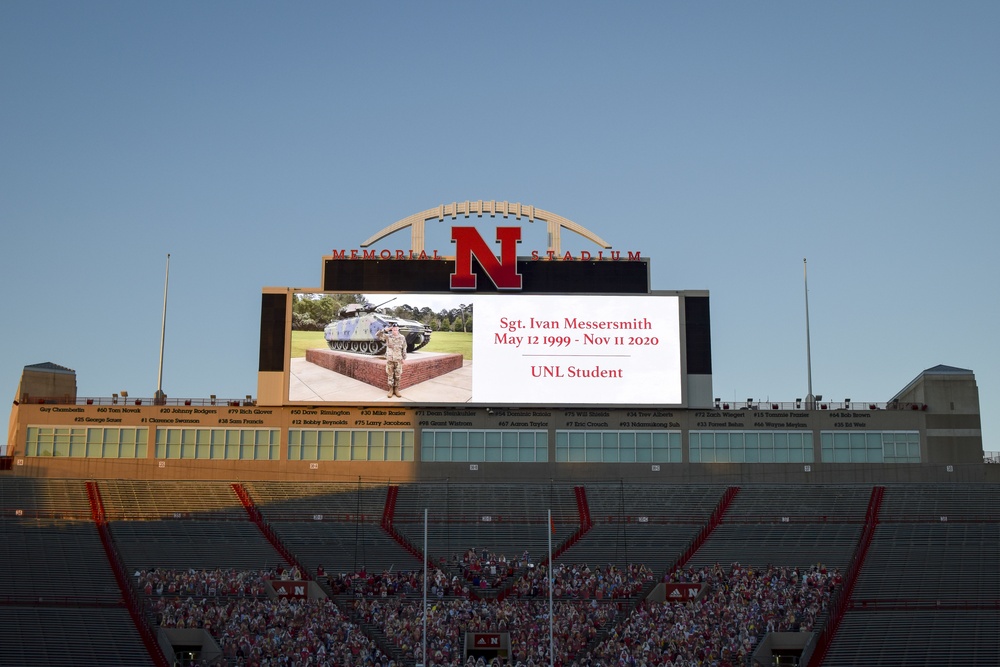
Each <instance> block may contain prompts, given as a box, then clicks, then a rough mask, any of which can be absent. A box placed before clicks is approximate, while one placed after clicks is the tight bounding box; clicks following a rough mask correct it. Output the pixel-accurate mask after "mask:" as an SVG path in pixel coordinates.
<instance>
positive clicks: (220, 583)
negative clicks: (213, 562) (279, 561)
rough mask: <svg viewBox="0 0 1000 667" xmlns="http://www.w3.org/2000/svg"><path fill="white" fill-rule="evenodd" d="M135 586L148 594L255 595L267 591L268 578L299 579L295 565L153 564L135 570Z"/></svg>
mask: <svg viewBox="0 0 1000 667" xmlns="http://www.w3.org/2000/svg"><path fill="white" fill-rule="evenodd" d="M133 576H134V577H135V584H136V588H137V589H138V590H139V591H141V592H142V593H144V594H145V595H147V596H151V595H180V596H188V595H194V596H198V597H202V596H210V597H215V596H218V595H243V596H258V595H264V593H265V592H266V588H265V585H266V584H265V582H266V581H268V580H277V579H285V580H299V579H301V576H302V575H301V573H300V572H299V570H298V568H294V567H293V568H289V569H285V568H274V569H272V570H264V571H260V570H235V569H231V568H216V569H211V570H196V569H187V570H170V569H163V568H152V569H150V570H136V571H135V574H134V575H133Z"/></svg>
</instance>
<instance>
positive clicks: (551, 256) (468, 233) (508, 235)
mask: <svg viewBox="0 0 1000 667" xmlns="http://www.w3.org/2000/svg"><path fill="white" fill-rule="evenodd" d="M451 240H452V242H453V243H455V257H454V262H455V271H454V273H452V274H451V281H450V287H451V289H454V290H475V289H476V274H475V273H473V266H472V259H473V257H475V259H476V260H477V261H478V262H479V266H480V267H482V269H483V271H484V272H485V273H486V275H487V276H488V277H489V278H490V280H491V281H492V282H493V285H494V286H495V287H496V288H497V289H499V290H520V289H521V287H522V282H523V281H522V276H521V274H520V272H519V271H518V256H517V245H518V244H519V243H520V242H521V228H520V227H506V226H505V227H497V228H496V240H497V241H498V242H499V243H500V255H499V256H496V255H494V254H493V250H492V249H491V247H490V245H489V244H488V243H487V242H486V240H485V239H484V238H483V236H482V235H481V234H480V233H479V230H477V229H476V228H475V227H463V226H456V227H452V228H451ZM530 257H531V259H532V260H533V261H536V262H537V261H563V262H573V261H581V262H589V261H595V260H596V261H598V262H603V261H611V262H620V261H630V262H635V261H641V260H642V253H641V252H640V251H631V250H630V251H627V253H626V258H625V259H623V258H622V253H621V251H619V250H609V251H608V253H607V255H605V253H604V251H603V250H598V251H597V252H596V254H595V253H592V252H589V251H586V250H582V251H580V253H579V255H578V256H577V255H573V253H571V252H565V253H560V252H557V251H556V250H551V249H550V250H547V251H539V250H532V251H531V254H530ZM330 258H331V259H334V260H375V259H381V260H397V261H398V260H417V261H419V260H430V261H435V260H445V259H451V258H449V257H445V256H443V255H441V254H439V252H438V251H437V250H432V251H431V252H430V254H428V252H427V251H425V250H419V251H415V250H413V249H410V250H408V251H406V250H402V249H399V248H396V249H393V250H390V249H388V248H384V249H382V250H357V249H354V250H350V251H348V250H346V249H341V250H336V249H335V250H333V251H332V254H331V257H330Z"/></svg>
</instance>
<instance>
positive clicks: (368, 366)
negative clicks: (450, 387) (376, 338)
mask: <svg viewBox="0 0 1000 667" xmlns="http://www.w3.org/2000/svg"><path fill="white" fill-rule="evenodd" d="M306 361H308V362H310V363H313V364H316V365H317V366H322V367H323V368H326V369H327V370H331V371H333V372H335V373H340V374H341V375H346V376H347V377H350V378H354V379H355V380H360V381H361V382H364V383H366V384H370V385H372V386H373V387H378V388H379V389H385V388H386V379H385V357H384V356H379V357H369V356H366V355H362V354H351V353H350V352H337V351H335V350H319V349H317V350H306ZM461 367H462V355H460V354H439V353H437V352H415V353H412V354H410V355H408V356H407V357H406V361H405V362H404V363H403V377H402V379H401V380H400V384H401V386H400V389H406V388H407V387H412V386H413V385H415V384H420V383H421V382H424V381H426V380H430V379H432V378H436V377H438V376H441V375H444V374H445V373H450V372H452V371H455V370H458V369H460V368H461Z"/></svg>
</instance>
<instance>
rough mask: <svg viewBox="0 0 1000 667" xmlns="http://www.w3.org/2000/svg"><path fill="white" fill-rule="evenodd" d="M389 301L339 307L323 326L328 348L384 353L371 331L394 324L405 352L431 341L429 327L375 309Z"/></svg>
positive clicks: (382, 347) (364, 352)
mask: <svg viewBox="0 0 1000 667" xmlns="http://www.w3.org/2000/svg"><path fill="white" fill-rule="evenodd" d="M389 301H392V299H389ZM389 301H386V302H385V303H380V304H379V305H377V306H363V305H361V304H360V303H349V304H347V305H346V306H344V307H343V308H341V309H340V311H339V312H338V313H337V319H336V320H334V321H333V322H330V323H329V324H328V325H326V328H325V329H323V337H324V338H326V344H327V345H329V346H330V349H331V350H339V351H341V352H354V353H357V354H372V355H374V354H382V353H384V352H385V343H383V342H382V341H380V340H379V339H378V338H376V337H375V334H377V333H378V332H379V331H381V330H382V329H385V328H386V327H388V326H390V325H392V324H395V325H397V326H398V327H399V333H401V334H402V335H403V336H404V337H405V338H406V351H407V352H413V351H415V350H419V349H420V348H422V347H424V346H425V345H427V343H429V342H430V341H431V328H430V327H429V326H427V325H426V324H421V323H420V322H415V321H413V320H405V319H403V318H400V317H392V316H391V315H386V314H384V313H380V312H378V309H379V308H381V307H382V306H384V305H385V304H386V303H389Z"/></svg>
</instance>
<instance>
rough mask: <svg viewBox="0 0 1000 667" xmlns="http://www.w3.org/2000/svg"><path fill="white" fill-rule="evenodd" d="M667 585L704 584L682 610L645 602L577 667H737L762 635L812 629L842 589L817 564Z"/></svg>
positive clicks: (704, 572) (717, 572)
mask: <svg viewBox="0 0 1000 667" xmlns="http://www.w3.org/2000/svg"><path fill="white" fill-rule="evenodd" d="M668 580H669V581H672V582H704V583H706V584H707V590H706V591H705V593H704V594H703V595H702V597H700V598H699V599H698V600H696V601H693V602H688V603H683V604H676V603H671V602H665V603H658V602H643V603H641V604H640V605H639V607H638V608H637V609H636V610H635V611H634V612H633V613H632V615H631V616H630V617H629V618H628V620H627V621H626V622H624V623H622V624H619V625H618V626H617V627H615V628H614V629H613V630H612V631H611V634H610V636H609V637H608V638H607V639H606V640H604V641H603V642H601V643H600V644H599V645H598V646H597V647H596V649H595V650H594V651H593V653H592V654H588V655H585V656H583V657H581V658H578V659H577V660H576V661H575V662H574V663H573V665H574V666H575V667H592V666H596V665H609V664H610V665H628V666H629V667H631V666H633V665H634V666H636V667H648V666H651V665H657V666H659V667H688V666H689V665H707V666H711V667H736V666H737V665H743V664H745V662H746V660H747V659H748V657H749V656H750V654H751V653H752V651H753V649H754V647H755V646H756V644H757V641H758V640H759V639H760V638H761V637H762V636H763V635H764V633H765V632H775V631H778V632H789V631H791V632H797V631H807V630H811V629H812V628H813V626H814V624H815V622H816V619H817V618H818V617H819V616H820V614H822V613H823V612H824V611H826V609H827V607H828V604H829V601H830V596H831V594H832V592H833V590H834V589H835V588H836V586H837V585H838V584H839V583H840V582H841V579H840V573H839V572H838V571H836V570H835V571H834V572H833V573H832V574H831V573H829V572H827V571H826V569H825V568H824V567H822V566H820V565H817V566H813V567H811V568H809V569H808V570H804V571H803V570H799V569H797V568H787V567H766V568H754V567H743V566H741V565H740V564H739V563H734V564H733V565H732V567H731V568H730V570H729V572H726V571H725V570H724V569H723V568H722V567H720V566H719V565H716V566H714V567H712V568H704V569H701V570H685V571H682V572H679V573H675V574H673V575H671V576H669V577H668Z"/></svg>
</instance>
